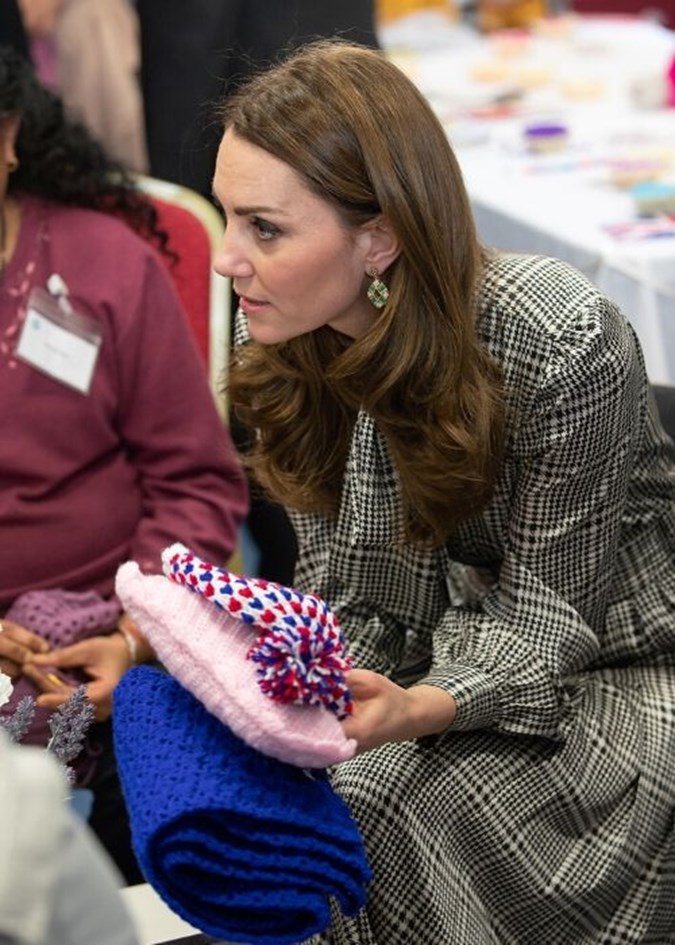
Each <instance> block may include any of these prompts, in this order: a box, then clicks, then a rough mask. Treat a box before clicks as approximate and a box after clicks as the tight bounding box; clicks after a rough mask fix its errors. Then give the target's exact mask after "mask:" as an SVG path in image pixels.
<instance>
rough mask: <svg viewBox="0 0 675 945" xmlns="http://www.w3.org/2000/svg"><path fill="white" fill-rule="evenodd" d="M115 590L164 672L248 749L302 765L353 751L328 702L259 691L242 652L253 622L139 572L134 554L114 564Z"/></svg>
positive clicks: (338, 759)
mask: <svg viewBox="0 0 675 945" xmlns="http://www.w3.org/2000/svg"><path fill="white" fill-rule="evenodd" d="M115 589H116V593H117V596H118V597H119V599H120V601H121V602H122V604H123V606H124V608H125V610H126V611H127V612H128V613H129V614H130V615H131V616H132V617H133V619H134V620H135V621H136V623H137V624H138V626H139V628H140V629H141V631H142V632H143V634H144V635H145V637H146V638H147V640H148V641H149V643H150V644H151V645H152V646H153V647H154V649H155V652H156V653H157V656H158V658H159V660H160V661H161V662H162V663H163V664H164V666H165V667H166V669H167V670H168V671H169V673H171V675H172V676H174V677H175V678H176V679H177V680H178V682H180V683H181V685H183V686H184V687H185V688H186V689H187V690H189V691H190V692H191V693H192V694H193V695H194V696H196V698H197V699H199V701H200V702H201V703H202V704H203V705H204V706H205V707H206V708H207V709H208V710H209V712H211V713H212V714H213V715H215V716H216V717H217V718H218V719H220V720H221V721H222V722H224V723H225V725H227V726H228V727H229V728H230V729H232V731H233V732H234V733H235V734H236V735H238V736H239V737H240V738H241V739H243V740H244V741H245V742H247V743H248V744H249V745H251V746H252V747H253V748H256V749H257V750H258V751H261V752H263V753H264V754H267V755H270V756H271V757H273V758H277V759H278V760H280V761H285V762H287V763H288V764H293V765H297V766H299V767H303V768H323V767H326V766H328V765H332V764H337V763H338V762H341V761H347V760H348V759H349V758H351V757H352V756H353V754H354V752H355V750H356V742H355V741H354V740H353V739H347V738H346V737H345V735H344V732H343V730H342V727H341V725H340V723H339V721H338V719H337V716H336V715H335V714H334V713H333V712H331V711H330V710H329V709H327V708H326V707H324V706H322V705H296V704H289V703H280V702H275V701H273V700H272V699H270V698H268V697H267V696H266V695H265V694H264V693H263V692H262V690H261V688H260V686H259V684H258V677H257V673H256V666H255V663H253V662H252V661H251V660H250V659H247V653H248V652H249V650H250V648H251V646H252V645H253V644H254V643H255V642H256V639H257V633H256V629H255V627H254V626H252V625H251V624H248V623H244V622H242V621H241V620H239V619H237V618H236V617H233V616H231V615H230V614H229V613H227V612H226V611H224V610H221V609H219V608H217V607H215V606H214V605H213V604H212V603H211V602H210V601H209V600H207V599H206V598H205V597H202V596H200V595H199V594H196V593H194V592H193V591H191V590H189V589H187V588H186V587H184V586H182V585H180V584H176V583H174V582H173V581H171V580H169V579H168V578H166V577H164V576H162V575H152V574H149V575H145V574H142V573H141V570H140V568H139V567H138V565H137V564H136V563H135V562H133V561H128V562H126V563H125V564H123V565H121V567H120V568H119V569H118V572H117V578H116V585H115Z"/></svg>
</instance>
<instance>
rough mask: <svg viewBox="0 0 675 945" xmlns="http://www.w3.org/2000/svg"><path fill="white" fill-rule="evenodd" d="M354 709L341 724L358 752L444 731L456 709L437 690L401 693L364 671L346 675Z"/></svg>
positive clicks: (414, 689)
mask: <svg viewBox="0 0 675 945" xmlns="http://www.w3.org/2000/svg"><path fill="white" fill-rule="evenodd" d="M346 682H347V685H348V686H349V689H350V691H351V694H352V698H353V700H354V709H353V712H352V714H351V715H350V716H348V717H347V718H346V719H345V720H344V721H343V723H342V726H343V729H344V733H345V735H346V736H347V738H355V739H356V741H357V744H358V749H357V750H358V752H359V753H360V752H363V751H369V750H370V749H371V748H377V747H378V746H379V745H384V744H385V743H386V742H403V741H408V739H411V738H420V737H421V736H423V735H434V734H437V733H438V732H442V731H444V730H445V729H446V728H447V727H448V725H450V724H451V723H452V721H453V720H454V718H455V714H456V712H457V706H456V703H455V700H454V699H453V698H452V696H451V695H450V694H449V693H447V692H445V691H444V690H443V689H439V688H438V687H437V686H412V687H411V688H410V689H403V688H402V687H401V686H398V685H397V684H396V683H394V682H392V681H391V680H390V679H387V677H386V676H381V675H380V674H379V673H373V672H371V671H370V670H366V669H353V670H352V671H351V672H349V673H348V674H347V678H346Z"/></svg>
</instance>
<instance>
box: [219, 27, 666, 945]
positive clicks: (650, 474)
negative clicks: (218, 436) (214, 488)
mask: <svg viewBox="0 0 675 945" xmlns="http://www.w3.org/2000/svg"><path fill="white" fill-rule="evenodd" d="M224 123H225V133H224V136H223V139H222V143H221V145H220V150H219V154H218V161H217V165H216V172H215V178H214V192H215V194H216V196H217V198H218V200H219V202H220V204H221V205H222V207H223V211H224V213H225V216H226V219H227V231H226V234H225V238H224V243H223V246H222V250H221V253H220V257H219V260H218V263H217V268H218V270H219V271H220V272H221V273H222V274H224V275H227V276H229V277H231V278H232V279H233V283H234V289H235V291H236V293H237V294H238V296H239V299H240V304H241V312H240V315H239V323H238V340H239V342H240V344H239V347H238V349H237V352H236V357H235V363H234V365H233V369H232V373H231V376H230V382H231V383H230V396H231V400H232V403H233V405H234V409H235V410H236V411H237V413H238V415H239V417H240V418H241V419H242V421H243V422H244V423H245V424H246V425H247V426H249V428H251V429H253V430H255V431H256V434H255V437H254V441H253V443H254V445H253V448H252V450H251V451H250V453H249V455H248V463H249V465H250V467H251V470H252V473H253V475H254V477H255V478H256V479H257V481H258V482H259V483H260V484H261V485H262V486H263V487H264V488H265V490H266V491H267V493H268V494H269V495H270V496H271V497H272V498H273V499H274V500H276V501H279V502H281V503H283V504H284V505H285V506H286V507H287V508H288V509H289V511H290V513H291V516H292V519H293V522H294V525H295V529H296V533H297V536H298V542H299V548H300V556H299V563H298V567H297V570H296V575H295V585H296V586H297V587H298V588H299V589H301V590H306V591H310V590H311V591H313V592H315V593H319V594H320V595H322V596H323V597H324V598H325V599H326V600H327V601H328V602H329V603H330V605H331V606H332V607H333V609H334V610H335V611H336V613H337V614H338V615H339V618H340V622H341V625H342V627H343V629H344V631H345V634H346V637H347V640H348V643H349V647H350V650H351V654H352V657H353V659H354V664H355V668H354V669H353V670H352V671H351V672H350V673H349V674H348V677H347V681H348V684H349V686H350V689H351V692H352V696H353V698H354V711H353V713H352V715H351V716H350V717H349V718H348V719H347V720H346V721H345V722H344V723H343V724H344V727H345V732H346V734H347V735H348V736H349V737H351V738H355V739H356V740H357V742H358V745H359V752H358V754H357V755H356V757H354V758H353V759H352V760H351V761H348V762H345V763H343V764H340V765H338V766H336V767H335V768H334V769H332V771H331V779H332V782H333V785H334V786H335V788H336V789H337V790H338V791H339V792H340V793H341V794H342V796H343V797H344V798H345V799H346V800H347V801H348V803H349V804H350V806H351V809H352V811H353V813H354V816H355V818H356V820H357V822H358V824H359V826H360V828H361V831H362V833H363V836H364V839H365V843H366V847H367V850H368V855H369V857H370V861H371V865H372V867H373V870H374V879H373V882H372V885H371V888H370V894H369V900H368V904H367V906H366V908H365V909H364V910H363V911H362V913H361V914H360V915H359V916H358V917H357V918H356V919H352V920H347V919H345V918H343V917H340V916H338V915H337V914H336V915H335V918H334V921H333V926H332V928H331V931H330V934H329V935H328V936H327V938H326V940H327V941H330V942H331V943H334V945H335V943H340V945H346V943H357V942H358V943H364V945H365V943H367V945H373V943H381V945H429V943H441V942H442V943H443V945H476V943H480V945H506V943H535V942H536V943H538V942H543V941H546V942H548V943H551V945H553V943H559V945H572V943H579V945H582V943H583V945H590V943H598V945H599V943H604V945H607V943H611V942H616V943H618V942H622V943H629V942H630V943H638V942H665V941H667V940H670V936H672V934H673V932H674V931H675V858H674V856H673V852H674V851H675V845H674V844H675V835H674V833H673V811H674V806H675V805H674V797H673V791H672V759H673V756H674V752H675V673H674V668H673V651H674V643H675V568H673V550H674V548H675V503H674V501H673V500H674V497H675V493H674V491H673V482H674V480H673V469H674V465H675V456H674V453H673V446H672V443H671V441H670V440H669V439H668V438H667V436H666V435H665V434H664V432H663V429H662V427H661V424H660V422H659V419H658V416H657V415H656V413H655V410H654V408H653V404H652V402H651V399H650V394H649V385H648V381H647V378H646V376H645V370H644V364H643V359H642V355H641V352H640V348H639V345H638V342H637V340H636V338H635V335H634V333H633V331H632V329H631V327H630V325H629V324H628V322H627V321H626V319H625V318H624V316H623V315H622V314H621V313H620V312H619V311H618V310H617V308H616V307H615V306H614V305H613V304H612V302H611V301H609V300H608V299H607V298H605V297H603V296H602V295H601V294H600V293H599V292H598V291H597V290H596V289H595V288H594V287H593V286H592V285H591V284H590V283H589V282H588V281H587V280H586V279H585V278H584V277H583V276H582V275H580V274H579V273H578V272H576V271H575V270H573V269H572V268H570V267H569V266H567V265H565V264H563V263H561V262H559V261H556V260H552V259H547V258H542V257H527V256H522V255H515V254H508V253H506V254H498V253H494V252H489V251H488V250H487V249H486V248H484V247H482V246H481V245H480V243H479V241H478V239H477V237H476V232H475V228H474V224H473V221H472V218H471V212H470V207H469V202H468V199H467V195H466V191H465V189H464V186H463V182H462V178H461V174H460V170H459V167H458V164H457V161H456V159H455V157H454V155H453V153H452V150H451V148H450V146H449V144H448V141H447V139H446V136H445V134H444V131H443V129H442V127H441V126H440V124H439V122H438V121H437V119H436V118H435V116H434V115H433V113H432V111H431V109H430V108H429V106H428V104H427V103H426V102H425V100H424V99H423V97H422V96H421V95H420V93H419V92H418V91H417V90H416V88H415V87H414V85H413V84H412V83H411V82H410V81H409V80H408V79H407V78H406V77H405V76H404V75H403V74H402V73H401V72H400V71H399V70H398V69H397V68H396V67H395V66H394V65H393V64H391V63H389V62H388V61H387V60H386V59H385V58H384V57H383V56H382V55H381V54H379V53H378V52H375V51H372V50H368V49H365V48H362V47H358V46H350V45H346V44H341V43H318V44H313V45H309V46H307V47H306V48H305V49H304V50H301V51H299V52H298V53H296V54H295V55H292V56H291V57H290V58H289V59H287V60H286V61H285V62H284V63H282V64H281V65H279V66H277V67H275V68H273V69H272V70H270V71H268V72H266V73H261V74H260V75H259V76H258V77H256V78H254V79H253V80H251V81H250V83H249V84H248V85H246V86H245V87H243V88H242V89H241V90H240V91H239V92H238V93H237V94H236V95H235V96H234V97H233V98H232V99H231V100H230V101H229V102H228V103H227V105H226V111H225V115H224Z"/></svg>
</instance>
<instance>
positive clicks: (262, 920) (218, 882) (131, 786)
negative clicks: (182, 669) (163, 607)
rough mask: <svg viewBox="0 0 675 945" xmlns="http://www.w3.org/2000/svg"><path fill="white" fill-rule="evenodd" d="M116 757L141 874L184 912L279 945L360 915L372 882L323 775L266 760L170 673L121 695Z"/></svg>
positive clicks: (148, 674) (138, 672)
mask: <svg viewBox="0 0 675 945" xmlns="http://www.w3.org/2000/svg"><path fill="white" fill-rule="evenodd" d="M113 731H114V738H115V753H116V756H117V762H118V767H119V773H120V778H121V782H122V788H123V791H124V796H125V799H126V802H127V806H128V809H129V815H130V821H131V831H132V837H133V844H134V849H135V851H136V855H137V857H138V860H139V863H140V865H141V869H142V870H143V873H144V875H145V877H146V879H147V880H148V882H149V883H150V884H151V885H152V886H153V887H154V889H155V890H156V891H157V893H158V894H159V895H160V896H161V898H162V899H163V900H164V901H165V902H166V903H167V905H168V906H170V908H171V909H173V910H174V911H175V912H176V913H177V914H178V915H180V916H182V917H183V918H184V919H185V920H186V921H188V922H189V923H190V924H192V925H194V926H195V927H196V928H198V929H201V930H202V931H204V932H207V933H208V934H209V935H215V936H220V937H222V938H226V939H229V940H230V941H233V942H248V943H254V945H255V943H259V945H284V943H289V945H290V943H296V942H300V941H302V940H304V939H306V938H308V937H310V936H311V935H314V934H316V933H317V932H320V931H322V930H324V929H325V928H326V927H327V926H328V925H329V924H330V908H331V901H332V903H333V906H334V907H336V906H339V908H341V910H342V911H343V912H344V913H345V914H346V915H350V916H351V915H354V914H356V912H358V910H359V909H360V908H361V907H362V906H363V905H364V903H365V900H366V885H367V883H368V881H369V880H370V878H371V871H370V868H369V866H368V863H367V860H366V856H365V851H364V848H363V842H362V840H361V836H360V834H359V831H358V828H357V826H356V823H355V821H354V820H353V818H352V816H351V813H350V811H349V809H348V807H347V805H346V804H345V802H344V801H343V800H342V799H341V798H340V797H339V796H338V795H337V794H336V793H335V791H334V790H333V789H332V787H331V785H330V782H329V781H328V779H327V777H326V774H325V772H320V771H311V772H310V771H305V770H303V769H301V768H297V767H294V766H292V765H287V764H284V763H283V762H280V761H277V760H275V759H274V758H270V757H268V756H266V755H263V754H261V753H260V752H258V751H256V750H255V749H253V748H251V747H250V746H248V745H247V744H246V743H245V742H243V741H241V740H240V739H239V738H237V737H236V736H235V735H233V734H232V732H230V730H229V729H228V728H226V727H225V726H224V725H223V724H222V723H221V722H219V721H218V720H217V719H216V718H215V717H214V716H212V715H210V714H209V713H208V712H207V711H206V709H205V708H204V707H203V705H202V704H201V703H200V702H199V701H198V700H197V699H195V698H194V696H192V694H191V693H189V692H188V691H187V690H186V689H184V688H183V687H182V686H181V685H180V684H179V683H178V682H176V681H175V680H174V679H173V678H172V677H171V676H169V675H168V674H166V673H164V672H162V671H161V670H158V669H155V668H151V667H148V666H139V667H136V668H135V669H132V670H131V671H130V672H128V673H127V674H126V675H125V676H124V677H123V679H122V680H121V681H120V683H119V684H118V686H117V688H116V690H115V693H114V711H113Z"/></svg>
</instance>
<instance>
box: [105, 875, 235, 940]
mask: <svg viewBox="0 0 675 945" xmlns="http://www.w3.org/2000/svg"><path fill="white" fill-rule="evenodd" d="M120 893H121V895H122V899H123V900H124V903H125V905H126V906H127V908H128V909H129V912H130V913H131V917H132V919H133V921H134V925H135V926H136V934H137V935H138V940H139V945H227V942H223V941H218V940H216V939H214V938H210V937H209V936H204V935H201V934H200V933H199V932H198V930H197V929H195V928H193V926H191V925H190V924H189V923H187V922H185V921H184V920H183V919H181V918H180V917H179V916H177V915H176V913H175V912H172V911H171V909H169V907H168V906H167V905H166V903H165V902H163V900H162V899H160V897H159V896H158V895H157V893H156V892H155V890H154V889H153V888H152V886H150V885H149V884H148V883H141V884H140V885H138V886H125V887H123V888H122V889H121V890H120ZM92 945H93V943H92Z"/></svg>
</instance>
